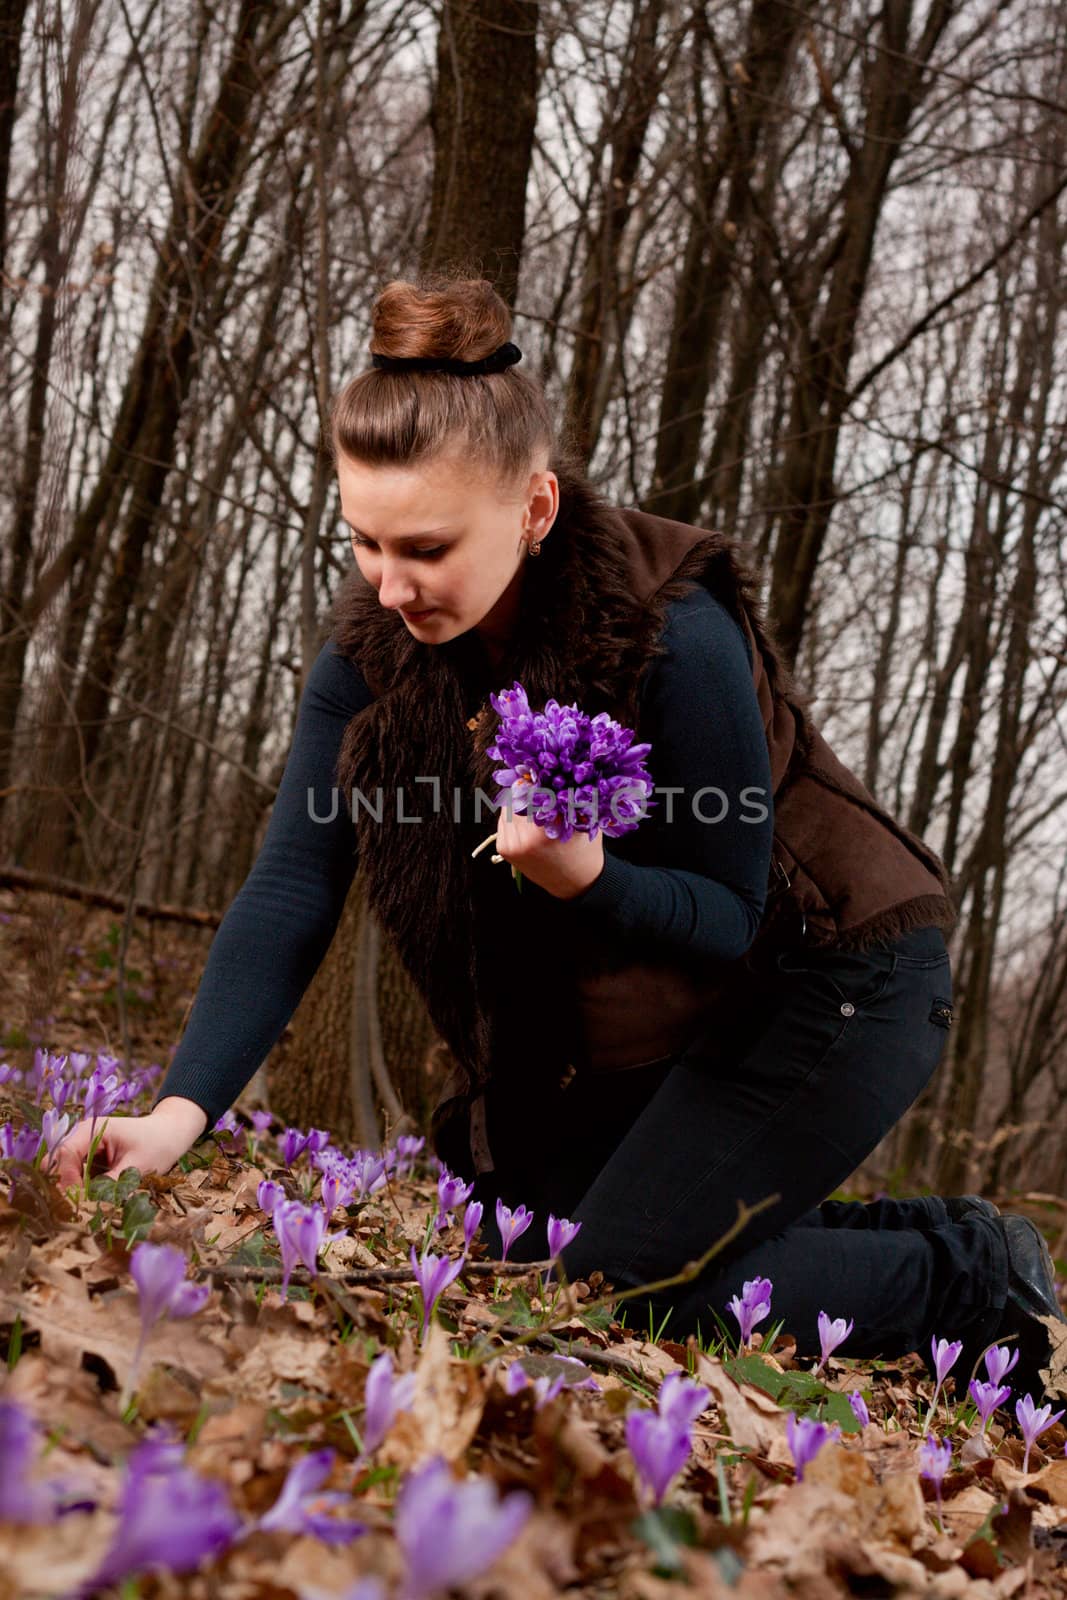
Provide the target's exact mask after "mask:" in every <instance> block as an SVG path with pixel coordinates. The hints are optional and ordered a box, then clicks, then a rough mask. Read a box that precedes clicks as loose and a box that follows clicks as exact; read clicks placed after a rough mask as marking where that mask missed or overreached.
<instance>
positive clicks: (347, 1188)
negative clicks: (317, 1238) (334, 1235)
mask: <svg viewBox="0 0 1067 1600" xmlns="http://www.w3.org/2000/svg"><path fill="white" fill-rule="evenodd" d="M319 1193H320V1195H321V1197H322V1205H323V1210H324V1211H325V1212H326V1221H327V1222H329V1221H330V1219H331V1218H332V1216H333V1214H334V1212H335V1211H336V1210H337V1207H338V1206H347V1205H350V1204H351V1202H352V1201H353V1200H354V1199H355V1194H356V1185H355V1182H354V1181H353V1179H352V1176H351V1174H350V1173H349V1171H348V1163H347V1162H345V1163H344V1164H343V1165H340V1164H339V1165H337V1166H334V1167H331V1168H329V1169H328V1170H327V1171H326V1172H325V1173H324V1174H323V1179H322V1183H321V1184H320V1186H319Z"/></svg>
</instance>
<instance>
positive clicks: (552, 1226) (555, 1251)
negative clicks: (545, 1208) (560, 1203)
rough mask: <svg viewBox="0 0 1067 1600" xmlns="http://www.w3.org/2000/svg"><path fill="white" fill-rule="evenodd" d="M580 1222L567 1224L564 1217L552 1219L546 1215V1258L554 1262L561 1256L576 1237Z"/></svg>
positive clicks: (552, 1217) (551, 1216)
mask: <svg viewBox="0 0 1067 1600" xmlns="http://www.w3.org/2000/svg"><path fill="white" fill-rule="evenodd" d="M581 1226H582V1225H581V1223H580V1222H568V1220H567V1218H566V1217H554V1216H553V1215H552V1213H551V1211H550V1212H549V1213H548V1258H549V1260H550V1261H555V1260H556V1258H557V1256H561V1255H562V1254H563V1252H564V1250H566V1248H567V1246H568V1245H569V1244H571V1243H572V1242H573V1241H574V1240H575V1239H576V1238H577V1237H578V1231H579V1229H580V1228H581Z"/></svg>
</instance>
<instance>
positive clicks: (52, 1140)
mask: <svg viewBox="0 0 1067 1600" xmlns="http://www.w3.org/2000/svg"><path fill="white" fill-rule="evenodd" d="M70 1129H71V1121H70V1117H69V1116H66V1115H64V1116H62V1117H61V1116H60V1114H59V1112H58V1111H46V1112H45V1113H44V1115H43V1116H42V1118H41V1137H42V1138H43V1139H44V1147H45V1150H46V1152H47V1154H48V1156H49V1157H51V1156H53V1155H54V1154H55V1152H56V1150H57V1149H58V1148H59V1146H60V1145H61V1144H62V1143H63V1140H64V1139H65V1138H66V1137H67V1134H68V1133H69V1132H70Z"/></svg>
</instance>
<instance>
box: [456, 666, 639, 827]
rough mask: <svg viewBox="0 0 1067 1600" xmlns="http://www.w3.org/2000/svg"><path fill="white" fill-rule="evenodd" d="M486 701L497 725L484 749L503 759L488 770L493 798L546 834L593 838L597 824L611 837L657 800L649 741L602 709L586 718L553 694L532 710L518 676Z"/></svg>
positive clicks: (637, 817) (632, 822) (584, 714)
mask: <svg viewBox="0 0 1067 1600" xmlns="http://www.w3.org/2000/svg"><path fill="white" fill-rule="evenodd" d="M489 699H490V703H491V704H492V706H493V709H494V711H496V712H497V713H498V714H499V717H500V725H499V727H498V729H497V733H496V743H495V744H492V745H489V746H488V747H487V753H488V754H489V755H490V756H492V757H493V759H494V760H497V761H501V762H503V763H504V765H503V766H502V767H501V768H500V769H499V770H498V771H496V772H494V774H493V776H494V777H495V779H496V781H497V783H498V784H500V785H501V786H502V788H501V791H500V793H499V794H498V795H497V803H498V804H500V803H501V802H503V801H504V799H505V798H507V799H509V800H510V804H511V807H512V809H513V810H514V811H516V812H525V813H526V814H527V815H528V816H530V817H531V818H532V819H533V821H534V822H536V823H537V824H538V826H540V827H542V828H544V830H545V832H546V833H547V834H548V836H549V838H550V839H560V840H564V841H565V840H567V839H569V838H570V837H571V836H572V835H573V834H574V833H575V831H580V832H582V833H587V834H588V835H589V837H590V838H595V837H596V834H597V830H598V828H600V829H602V830H603V832H604V833H605V834H606V835H608V836H610V837H613V838H617V837H619V836H620V835H621V834H623V833H627V832H629V831H630V830H631V829H632V828H635V827H636V826H637V824H638V823H639V822H640V821H641V820H642V818H643V817H645V816H646V815H647V814H648V810H649V808H650V807H651V806H654V805H657V804H658V803H659V802H658V801H656V800H653V799H651V795H652V793H653V789H654V784H653V781H652V777H651V775H650V774H649V772H648V771H647V770H646V768H645V766H644V764H643V763H644V758H645V756H646V755H647V754H648V752H649V750H650V749H651V748H652V747H651V745H648V744H634V743H633V729H632V728H623V727H621V726H620V724H619V723H618V722H616V721H614V719H613V718H612V717H610V716H609V715H608V714H607V712H603V711H602V712H599V713H598V714H597V715H596V716H595V717H590V716H589V715H588V714H587V713H586V712H584V711H581V710H579V708H578V706H577V705H564V706H561V705H560V703H559V701H558V700H549V701H548V702H547V703H546V705H545V709H544V711H541V712H533V711H531V709H530V703H529V700H528V698H527V695H526V691H525V689H524V688H523V686H522V684H521V683H519V682H517V681H516V682H515V684H514V686H513V687H512V688H511V689H505V690H503V691H502V692H501V693H500V694H499V695H496V694H491V695H490V696H489ZM605 816H606V818H607V820H606V821H603V820H601V819H602V818H603V817H605Z"/></svg>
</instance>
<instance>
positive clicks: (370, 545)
mask: <svg viewBox="0 0 1067 1600" xmlns="http://www.w3.org/2000/svg"><path fill="white" fill-rule="evenodd" d="M351 538H352V547H353V549H356V550H377V548H378V546H377V545H376V544H375V543H374V542H373V540H371V539H364V537H363V535H362V534H360V533H354V534H352V536H351ZM447 549H448V546H447V544H435V545H434V546H433V547H432V549H429V550H413V551H412V552H411V553H412V555H413V556H423V557H433V556H441V555H444V553H445V551H446V550H447Z"/></svg>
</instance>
